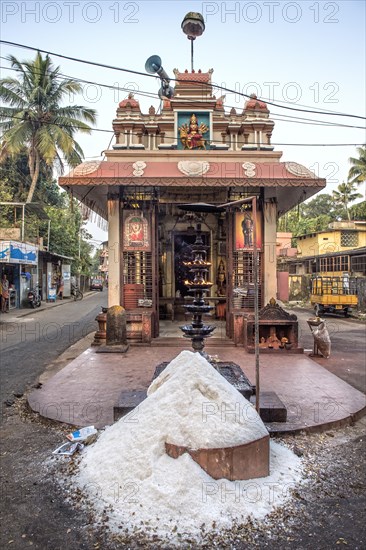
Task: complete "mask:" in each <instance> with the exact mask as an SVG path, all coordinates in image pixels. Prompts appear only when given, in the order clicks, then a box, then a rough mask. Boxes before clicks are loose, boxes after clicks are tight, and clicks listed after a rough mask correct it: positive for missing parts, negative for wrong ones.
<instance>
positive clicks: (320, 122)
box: [0, 56, 366, 130]
mask: <svg viewBox="0 0 366 550" xmlns="http://www.w3.org/2000/svg"><path fill="white" fill-rule="evenodd" d="M0 59H6V60H7V58H6V57H3V56H0ZM0 68H4V69H7V70H10V71H15V72H18V70H17V69H15V68H12V67H2V66H0ZM61 78H69V79H71V80H73V81H75V82H79V83H83V84H90V85H93V86H100V87H101V88H107V89H110V90H115V91H125V92H132V93H133V94H134V95H137V96H141V97H144V98H145V97H148V98H151V99H156V98H157V94H154V93H152V92H148V91H146V90H132V89H131V88H124V87H122V86H114V85H112V84H103V83H101V82H96V81H90V80H85V79H82V78H78V77H74V76H71V75H66V74H64V73H59V76H58V77H56V79H61ZM179 101H180V102H182V103H185V104H186V105H187V106H191V105H195V106H196V105H197V101H195V100H192V99H187V98H180V100H179ZM161 104H162V102H161V101H160V106H159V109H161ZM225 107H226V109H236V107H235V106H233V105H225ZM159 109H158V111H159ZM281 117H286V118H287V119H289V120H286V119H285V118H281ZM291 119H293V120H291ZM269 120H279V121H281V122H290V123H295V124H307V125H309V124H311V123H314V124H313V125H314V126H325V127H329V126H334V127H339V128H353V129H358V130H366V127H365V126H354V125H351V124H341V123H337V122H329V121H325V120H316V119H310V118H303V117H295V116H292V115H286V114H283V113H282V114H277V113H275V112H272V113H271V118H270V119H269Z"/></svg>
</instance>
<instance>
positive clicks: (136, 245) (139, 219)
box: [123, 210, 151, 252]
mask: <svg viewBox="0 0 366 550" xmlns="http://www.w3.org/2000/svg"><path fill="white" fill-rule="evenodd" d="M123 251H124V252H128V251H140V252H150V251H151V228H150V219H149V218H146V216H144V214H143V213H142V212H140V211H138V210H124V211H123Z"/></svg>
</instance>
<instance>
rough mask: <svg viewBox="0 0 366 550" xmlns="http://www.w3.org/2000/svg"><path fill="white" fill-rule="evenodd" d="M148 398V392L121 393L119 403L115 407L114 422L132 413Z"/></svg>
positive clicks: (132, 391) (130, 391) (131, 391)
mask: <svg viewBox="0 0 366 550" xmlns="http://www.w3.org/2000/svg"><path fill="white" fill-rule="evenodd" d="M146 397H147V393H146V390H123V391H122V392H121V393H120V396H119V398H118V401H117V403H116V404H115V405H114V407H113V418H114V421H115V422H116V421H117V420H119V419H120V418H122V417H123V416H125V415H126V414H128V413H129V412H131V411H132V410H133V409H135V408H136V407H137V406H138V405H139V404H140V403H141V402H142V401H143V400H144V399H146Z"/></svg>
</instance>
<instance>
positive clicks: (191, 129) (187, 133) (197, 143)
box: [178, 114, 208, 149]
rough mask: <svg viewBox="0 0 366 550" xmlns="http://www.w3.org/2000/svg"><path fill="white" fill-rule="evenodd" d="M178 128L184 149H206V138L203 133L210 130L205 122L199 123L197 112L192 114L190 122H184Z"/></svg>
mask: <svg viewBox="0 0 366 550" xmlns="http://www.w3.org/2000/svg"><path fill="white" fill-rule="evenodd" d="M178 130H179V132H180V141H181V143H182V145H183V147H184V149H206V140H205V139H203V134H206V133H207V132H208V127H207V126H206V124H204V123H203V122H201V124H200V125H198V121H197V117H196V115H195V114H192V115H191V118H190V119H189V124H187V123H184V124H182V126H180V127H179V128H178Z"/></svg>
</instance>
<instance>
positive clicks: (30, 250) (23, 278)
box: [0, 241, 38, 309]
mask: <svg viewBox="0 0 366 550" xmlns="http://www.w3.org/2000/svg"><path fill="white" fill-rule="evenodd" d="M0 267H1V277H2V276H3V274H5V275H6V277H7V279H8V281H9V291H10V292H9V309H14V308H19V307H23V306H26V305H27V303H28V299H27V296H28V291H29V289H32V288H34V287H35V286H36V285H37V284H38V246H37V245H34V244H30V243H24V242H19V241H0Z"/></svg>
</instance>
